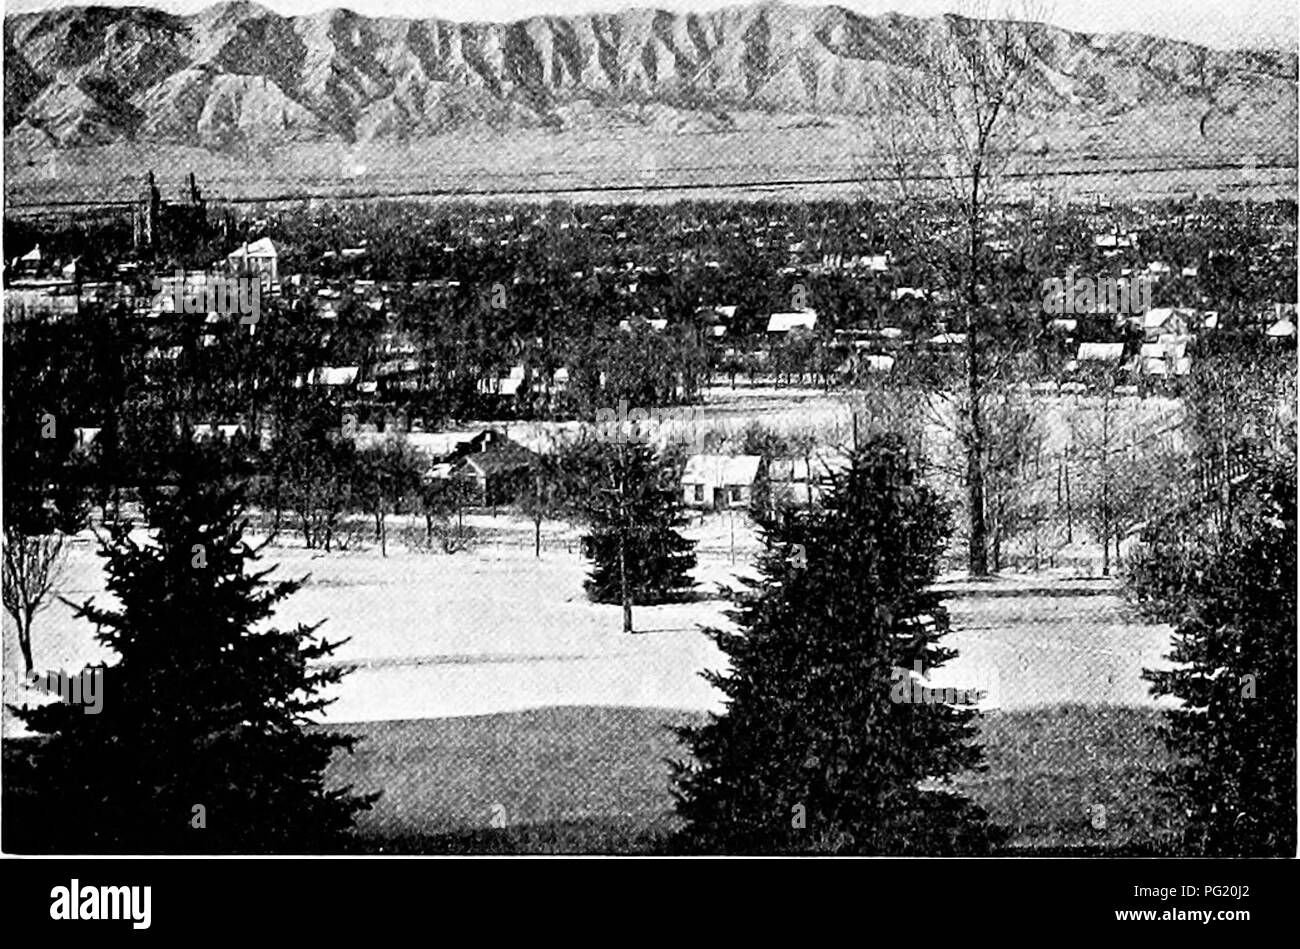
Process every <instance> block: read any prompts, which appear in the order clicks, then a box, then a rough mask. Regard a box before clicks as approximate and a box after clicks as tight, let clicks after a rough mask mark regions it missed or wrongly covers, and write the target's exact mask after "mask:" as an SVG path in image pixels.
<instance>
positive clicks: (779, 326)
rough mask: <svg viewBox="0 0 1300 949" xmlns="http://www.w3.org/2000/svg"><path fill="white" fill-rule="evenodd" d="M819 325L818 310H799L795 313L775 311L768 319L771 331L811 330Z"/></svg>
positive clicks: (768, 326)
mask: <svg viewBox="0 0 1300 949" xmlns="http://www.w3.org/2000/svg"><path fill="white" fill-rule="evenodd" d="M816 325H817V311H816V310H798V311H796V312H794V313H773V314H772V315H771V316H770V317H768V320H767V331H768V332H769V333H788V332H790V331H791V330H793V329H804V330H811V329H813V328H814V327H815V326H816Z"/></svg>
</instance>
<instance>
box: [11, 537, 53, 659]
mask: <svg viewBox="0 0 1300 949" xmlns="http://www.w3.org/2000/svg"><path fill="white" fill-rule="evenodd" d="M64 543H65V541H64V536H63V535H62V534H58V533H54V534H35V535H29V534H23V533H21V532H20V531H19V530H17V529H16V528H14V527H12V526H10V525H8V524H6V525H5V530H4V597H3V599H4V607H5V610H6V611H7V612H8V613H9V615H10V616H12V617H13V618H14V623H15V624H17V627H18V648H19V649H20V650H21V651H22V654H23V667H24V672H25V673H27V674H29V675H30V674H31V672H32V620H34V619H35V618H36V614H37V613H39V612H41V610H43V609H45V608H46V607H47V606H49V605H50V604H49V599H50V591H51V590H53V588H54V585H55V584H56V583H57V582H58V580H59V576H60V574H61V573H62V570H63V564H64V552H65V549H64Z"/></svg>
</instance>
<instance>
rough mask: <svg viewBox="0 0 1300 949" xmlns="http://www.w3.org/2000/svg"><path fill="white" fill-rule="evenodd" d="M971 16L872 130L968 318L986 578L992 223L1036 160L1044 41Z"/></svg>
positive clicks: (933, 32) (934, 30) (972, 519)
mask: <svg viewBox="0 0 1300 949" xmlns="http://www.w3.org/2000/svg"><path fill="white" fill-rule="evenodd" d="M966 6H967V9H965V10H964V11H963V13H962V14H953V15H947V16H944V17H942V18H939V19H937V20H934V21H930V22H929V23H928V24H926V25H925V26H923V27H922V29H921V31H920V32H919V33H918V35H917V36H916V44H915V46H914V49H913V54H912V56H913V58H912V61H911V63H910V64H909V66H908V68H905V69H903V70H900V71H899V73H898V74H896V75H895V77H894V78H893V79H892V80H891V81H890V82H889V83H888V85H887V94H888V98H887V103H886V106H885V107H884V108H882V109H880V110H879V111H878V114H877V115H876V117H875V120H874V122H873V123H871V124H872V125H873V126H874V128H873V129H872V131H873V133H874V134H873V135H872V138H873V142H872V144H873V148H874V149H882V148H883V150H884V152H885V156H886V158H885V167H884V179H885V180H886V181H887V182H889V183H890V184H891V185H892V186H893V187H895V188H896V189H897V193H898V195H899V197H900V198H901V199H902V200H903V201H904V202H907V203H909V204H912V205H914V206H916V207H917V208H918V209H919V208H927V209H929V211H926V212H922V213H920V214H917V215H908V216H907V220H908V221H909V224H910V226H912V227H913V228H918V230H915V231H914V233H913V234H912V235H911V236H912V238H913V243H914V245H915V246H916V247H917V248H918V249H919V250H920V252H921V253H922V254H923V255H924V256H925V257H926V258H927V261H926V263H927V264H928V265H929V267H930V268H931V269H932V270H933V272H934V273H936V274H937V275H938V278H939V279H941V280H942V281H944V283H945V284H946V287H945V289H946V290H947V291H949V293H950V294H951V298H952V301H953V303H954V304H955V306H956V307H957V309H958V310H959V311H960V313H961V318H962V325H963V328H964V331H965V337H966V338H965V352H964V360H963V362H964V368H965V373H964V375H965V379H964V382H965V385H964V397H965V398H964V405H963V414H964V419H963V423H964V424H963V426H962V431H961V438H962V442H963V449H964V451H965V456H966V477H965V481H966V492H967V498H966V500H967V509H968V510H967V515H968V518H969V522H968V532H967V537H968V544H969V546H968V554H967V566H968V569H969V572H970V573H971V575H973V576H984V575H986V574H987V573H988V529H987V525H986V513H985V471H984V464H983V459H984V458H985V457H986V455H987V451H986V444H985V443H986V441H987V436H988V432H987V425H986V420H985V418H984V413H983V409H982V402H983V400H984V397H985V395H986V394H987V393H986V384H987V376H988V374H989V373H988V366H987V363H988V354H987V353H985V352H984V343H985V340H984V338H983V334H984V333H985V332H986V329H987V327H986V326H985V322H986V320H987V318H988V316H989V309H990V307H989V305H990V294H989V289H988V286H987V278H988V275H989V272H990V270H991V266H990V265H991V251H990V250H989V248H988V247H987V244H986V242H987V240H988V237H989V233H990V225H991V223H992V215H991V212H992V210H993V209H994V208H995V207H996V206H997V205H998V204H999V203H1000V202H1001V201H1002V200H1004V199H1005V197H1006V195H1005V191H1004V186H1005V182H1006V179H1007V173H1008V171H1009V170H1012V168H1013V162H1014V161H1015V159H1016V158H1017V156H1026V155H1028V153H1029V149H1028V147H1027V143H1028V137H1027V135H1026V130H1025V128H1024V122H1023V117H1024V112H1025V109H1024V106H1025V104H1026V99H1027V96H1028V94H1029V91H1030V89H1029V85H1030V84H1029V82H1028V79H1029V78H1030V75H1031V72H1032V70H1033V68H1034V65H1035V63H1036V62H1037V61H1038V59H1039V52H1040V50H1041V48H1042V46H1043V44H1044V43H1045V41H1046V39H1045V37H1046V34H1045V28H1044V27H1042V26H1041V11H1039V10H1037V9H1033V8H1026V9H1023V10H1016V11H1014V13H1015V19H1011V18H1010V16H1009V15H1003V16H1002V18H1000V19H990V18H989V10H988V8H987V6H986V5H984V4H967V5H966ZM954 209H955V212H956V213H955V214H953V213H951V211H952V210H954ZM945 210H948V213H943V212H944V211H945ZM927 221H929V222H931V223H932V224H934V225H937V226H941V227H942V232H941V233H933V234H925V233H923V232H922V231H921V230H919V228H924V227H925V226H926V222H927Z"/></svg>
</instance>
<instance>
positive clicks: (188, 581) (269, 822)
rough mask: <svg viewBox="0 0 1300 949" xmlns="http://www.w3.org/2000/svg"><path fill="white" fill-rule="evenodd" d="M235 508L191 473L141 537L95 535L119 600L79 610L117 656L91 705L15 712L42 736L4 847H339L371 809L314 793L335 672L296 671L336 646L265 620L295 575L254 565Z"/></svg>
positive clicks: (157, 499) (338, 743)
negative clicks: (314, 725)
mask: <svg viewBox="0 0 1300 949" xmlns="http://www.w3.org/2000/svg"><path fill="white" fill-rule="evenodd" d="M192 467H193V466H192ZM240 511H241V492H240V489H238V488H232V487H227V486H225V485H222V484H216V483H212V482H207V481H203V480H200V476H199V475H198V474H197V471H196V470H192V471H191V472H190V473H188V474H183V475H182V476H181V479H180V485H179V487H178V488H176V489H173V490H172V491H169V492H167V493H162V492H156V493H154V494H153V495H152V496H151V497H149V498H147V499H146V501H145V513H146V519H147V522H148V526H149V528H150V529H151V530H150V534H152V535H153V537H152V542H150V541H149V540H147V539H145V538H142V537H139V536H132V534H131V533H130V532H129V528H128V527H127V526H120V527H117V528H115V529H114V530H113V531H112V533H111V534H110V535H109V537H108V538H107V539H106V540H105V541H104V548H103V550H102V552H101V553H102V556H104V557H105V558H106V560H107V568H106V569H107V574H108V582H107V586H108V591H109V592H110V593H111V594H112V595H113V596H115V597H116V598H117V600H118V604H119V605H117V606H116V608H108V607H105V606H99V605H96V604H95V602H94V601H93V600H87V601H86V602H85V604H83V605H82V606H81V607H79V608H78V615H79V616H80V617H84V618H86V619H89V620H90V621H91V622H92V623H94V624H95V625H96V626H97V627H98V629H99V633H98V638H99V640H100V642H101V643H103V644H104V645H105V646H107V647H108V648H110V649H111V650H113V652H115V653H117V655H118V656H119V657H120V658H119V660H118V661H117V662H116V663H115V664H112V665H109V666H107V667H106V668H104V669H103V670H102V672H100V673H98V674H99V675H102V680H101V681H100V683H99V685H98V688H97V691H98V693H99V697H100V698H99V701H100V703H101V708H100V710H99V711H98V713H96V714H86V711H85V709H84V708H83V707H82V706H80V705H76V704H71V703H67V704H65V703H53V704H50V705H46V706H44V707H40V708H37V709H34V710H31V711H26V712H23V713H21V714H22V717H23V719H24V720H25V722H26V723H27V724H28V725H29V726H30V727H31V728H33V729H34V730H35V731H37V732H41V733H44V734H46V735H47V736H48V737H47V738H45V739H44V740H42V741H41V742H40V743H39V744H38V746H37V748H36V750H34V752H33V760H32V761H31V762H30V763H31V765H32V767H31V768H30V769H29V770H28V769H24V770H25V771H27V772H28V773H29V774H30V778H31V780H30V781H24V782H23V783H24V784H25V785H26V787H25V789H24V792H23V793H22V794H19V795H17V796H15V797H13V798H10V799H9V800H7V801H6V805H9V804H11V803H12V804H14V805H16V810H17V813H19V814H23V815H28V816H27V817H26V818H25V819H24V821H23V825H22V826H19V825H18V824H17V823H16V822H15V821H8V820H7V821H6V824H7V825H8V827H7V828H6V829H7V834H6V842H7V843H9V835H10V833H16V834H17V835H18V836H26V835H28V834H30V835H31V837H30V840H31V843H32V844H33V845H34V846H35V847H37V848H39V849H44V850H50V851H54V852H136V853H167V852H194V853H205V852H207V853H210V852H239V853H263V852H310V851H323V850H331V849H335V850H336V849H338V848H339V847H340V846H341V845H342V842H343V839H344V838H343V835H344V833H345V832H346V831H347V830H348V829H349V828H350V827H351V825H352V822H353V818H354V816H355V814H356V813H357V811H358V810H360V809H362V808H365V807H369V806H370V803H371V802H372V801H373V798H361V797H357V796H355V795H353V794H352V793H351V790H350V789H348V788H343V789H335V790H327V789H326V788H325V786H324V778H323V773H324V769H325V767H326V765H327V763H328V762H329V760H330V756H331V754H333V753H334V752H335V750H336V749H347V750H350V749H351V746H352V744H353V742H354V741H355V739H352V738H347V737H343V736H340V735H336V734H332V733H329V732H326V731H323V730H314V729H308V728H306V727H304V726H305V725H306V724H307V723H308V721H309V719H310V717H311V716H312V715H313V714H314V713H316V712H319V711H320V710H321V709H322V708H323V707H324V706H325V705H327V704H328V700H324V699H321V698H320V697H319V692H320V691H321V690H322V689H323V688H325V687H326V686H329V685H331V684H333V683H335V682H337V681H338V680H339V678H340V677H341V675H342V674H343V673H342V670H341V669H339V668H329V669H320V668H313V667H312V666H310V665H309V664H310V663H313V662H314V661H316V660H320V659H323V658H325V657H328V656H329V655H330V654H331V653H333V652H334V650H335V649H336V648H337V646H338V645H339V643H330V642H328V641H326V640H325V639H324V638H322V637H318V636H317V635H316V629H317V627H314V626H303V625H300V626H298V627H296V628H295V629H292V630H289V631H279V630H274V629H266V628H265V623H264V621H265V620H267V619H268V617H270V615H271V614H272V612H273V610H274V608H275V605H276V604H277V603H279V602H280V601H281V600H283V599H284V598H285V597H287V596H289V595H290V594H292V593H293V592H294V591H295V590H297V589H298V588H299V586H300V585H301V581H282V582H275V583H272V582H269V581H267V579H266V577H267V574H269V573H270V572H271V569H274V568H271V569H264V570H259V571H254V570H250V566H251V565H252V564H253V562H254V561H256V560H257V559H258V558H257V555H256V554H255V553H254V552H253V551H252V550H251V549H250V548H249V547H248V545H247V544H246V543H245V542H244V540H243V530H244V526H245V525H244V522H243V520H242V518H241V514H240ZM84 674H86V673H83V675H84ZM24 798H26V799H24ZM6 810H9V807H8V806H7V807H6ZM15 842H19V841H15Z"/></svg>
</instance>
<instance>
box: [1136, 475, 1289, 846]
mask: <svg viewBox="0 0 1300 949" xmlns="http://www.w3.org/2000/svg"><path fill="white" fill-rule="evenodd" d="M1239 490H1241V493H1242V495H1243V496H1242V497H1241V498H1240V499H1239V501H1238V503H1237V505H1236V506H1235V507H1234V509H1233V511H1232V513H1231V516H1230V517H1229V518H1228V519H1227V522H1226V523H1225V524H1224V526H1223V528H1222V530H1221V531H1219V532H1218V534H1217V536H1215V535H1207V534H1202V535H1200V536H1198V535H1197V531H1198V530H1204V527H1203V525H1204V524H1205V523H1207V522H1209V521H1210V520H1211V519H1210V518H1208V517H1206V515H1205V514H1204V513H1203V512H1195V513H1194V514H1192V515H1191V516H1190V517H1189V518H1188V522H1187V523H1183V524H1181V525H1180V526H1181V527H1183V528H1185V529H1186V531H1187V533H1186V534H1184V535H1182V536H1180V537H1176V538H1175V540H1174V542H1172V543H1169V542H1163V543H1155V544H1152V545H1151V546H1149V547H1146V548H1145V549H1144V550H1142V551H1141V552H1140V553H1139V555H1138V556H1136V557H1135V558H1134V562H1133V564H1132V565H1131V568H1130V577H1129V583H1130V592H1131V593H1132V594H1134V595H1135V596H1136V597H1137V599H1138V600H1139V602H1140V603H1141V605H1143V606H1144V607H1146V609H1147V611H1148V612H1149V613H1150V614H1151V615H1153V617H1154V618H1157V619H1161V620H1164V621H1167V622H1171V623H1172V624H1173V625H1174V648H1173V651H1172V652H1171V653H1170V654H1169V657H1168V658H1169V660H1170V662H1171V663H1172V664H1173V668H1171V669H1163V670H1156V671H1152V670H1147V671H1146V672H1144V674H1143V675H1144V678H1146V679H1147V680H1148V681H1150V682H1151V684H1152V689H1151V691H1152V694H1154V695H1156V696H1173V697H1175V698H1177V699H1179V700H1180V704H1179V706H1178V707H1176V708H1173V709H1170V710H1169V711H1167V712H1166V713H1165V723H1164V727H1163V729H1162V734H1163V737H1164V740H1165V742H1166V743H1167V744H1168V746H1169V747H1170V749H1171V750H1172V751H1174V752H1175V754H1176V755H1177V756H1178V765H1177V767H1175V768H1174V769H1173V771H1172V772H1171V773H1170V774H1169V775H1168V776H1167V779H1166V782H1165V785H1166V789H1167V791H1168V793H1169V796H1170V798H1171V799H1172V801H1173V802H1174V804H1175V806H1176V807H1178V808H1179V809H1180V810H1182V811H1183V812H1184V813H1185V814H1187V816H1188V818H1189V820H1188V825H1187V831H1186V839H1185V840H1184V846H1185V847H1186V851H1187V852H1189V853H1192V854H1196V855H1204V856H1266V855H1272V856H1292V855H1294V853H1295V847H1296V836H1295V826H1296V825H1295V819H1296V811H1295V807H1296V760H1295V750H1296V472H1295V463H1294V460H1291V459H1288V460H1286V461H1283V462H1281V463H1279V464H1275V465H1271V466H1261V467H1259V468H1257V469H1256V470H1255V471H1254V472H1253V473H1252V474H1251V476H1250V478H1249V479H1248V480H1247V481H1246V482H1245V484H1244V485H1241V486H1239ZM1193 521H1194V522H1195V523H1193ZM1153 539H1154V538H1153Z"/></svg>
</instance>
